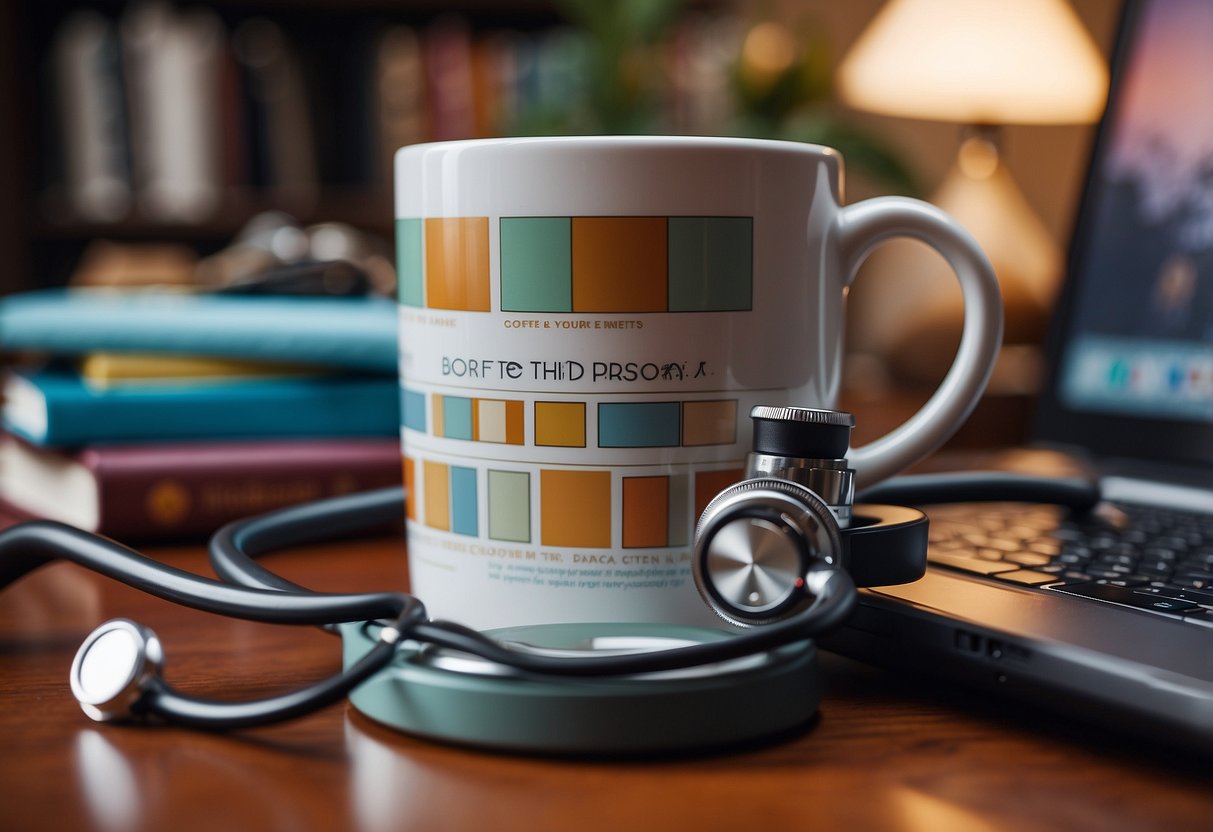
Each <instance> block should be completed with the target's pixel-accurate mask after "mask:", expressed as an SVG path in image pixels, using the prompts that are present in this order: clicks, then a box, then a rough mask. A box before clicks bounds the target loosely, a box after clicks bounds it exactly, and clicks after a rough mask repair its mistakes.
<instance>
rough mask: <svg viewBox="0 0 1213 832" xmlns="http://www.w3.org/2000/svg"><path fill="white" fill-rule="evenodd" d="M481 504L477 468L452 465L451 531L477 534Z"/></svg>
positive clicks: (473, 535)
mask: <svg viewBox="0 0 1213 832" xmlns="http://www.w3.org/2000/svg"><path fill="white" fill-rule="evenodd" d="M478 515H479V505H478V502H477V499H476V469H475V468H463V467H461V466H458V465H452V466H451V531H453V532H454V533H455V534H466V535H470V536H472V537H475V536H476V535H477V529H478V528H479V523H478V521H477V517H478Z"/></svg>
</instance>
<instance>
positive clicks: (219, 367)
mask: <svg viewBox="0 0 1213 832" xmlns="http://www.w3.org/2000/svg"><path fill="white" fill-rule="evenodd" d="M324 372H325V370H324V368H322V367H313V366H308V365H306V364H294V363H289V362H283V361H253V360H244V359H240V358H212V357H207V356H196V355H159V354H152V353H141V352H136V353H122V352H95V353H92V354H90V355H86V356H84V358H83V359H82V360H81V361H80V378H81V379H82V380H83V381H84V383H85V384H86V385H88V386H89V387H92V388H93V389H95V390H103V389H105V388H108V387H121V386H126V385H132V384H133V385H140V384H178V385H179V384H183V383H186V382H187V381H188V382H189V383H191V384H217V383H224V382H231V381H237V380H241V379H268V378H296V377H300V376H316V375H320V374H323V373H324Z"/></svg>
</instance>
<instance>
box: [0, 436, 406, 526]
mask: <svg viewBox="0 0 1213 832" xmlns="http://www.w3.org/2000/svg"><path fill="white" fill-rule="evenodd" d="M401 480H402V470H401V462H400V443H399V440H398V439H340V440H327V441H317V440H294V441H287V440H275V441H257V442H198V443H164V444H151V445H147V444H139V445H108V446H106V445H101V446H89V447H86V448H83V449H80V450H77V451H73V452H64V451H57V450H51V449H47V448H39V447H35V446H32V445H29V444H27V443H25V442H22V441H21V440H19V439H17V438H14V437H12V436H4V435H0V517H3V516H6V515H7V516H13V517H17V518H21V519H31V518H44V519H49V520H58V521H60V522H63V523H68V524H70V525H73V526H76V527H78V528H81V529H84V530H85V531H90V532H96V533H99V534H104V535H107V536H109V537H113V538H115V539H118V540H124V541H136V540H138V541H148V540H184V539H189V538H200V537H205V536H207V535H209V534H211V533H213V532H214V531H215V530H217V529H218V528H219V527H220V526H222V525H224V524H225V523H228V522H231V521H232V520H237V519H239V518H241V517H248V516H252V515H255V514H260V513H262V512H266V511H272V510H275V509H279V508H284V507H286V506H290V505H294V504H297V503H301V502H306V501H309V500H316V499H321V498H324V497H334V496H338V495H342V494H350V493H354V492H357V491H364V490H368V489H373V488H385V487H388V486H394V485H400V483H401ZM402 512H403V509H402Z"/></svg>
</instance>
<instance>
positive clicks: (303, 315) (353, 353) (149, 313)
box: [0, 289, 397, 373]
mask: <svg viewBox="0 0 1213 832" xmlns="http://www.w3.org/2000/svg"><path fill="white" fill-rule="evenodd" d="M396 316H397V311H396V303H395V302H394V301H393V300H390V299H388V298H382V297H356V298H341V297H287V296H263V295H257V296H237V295H207V294H188V293H182V292H129V291H128V292H115V291H102V290H95V289H94V290H89V289H47V290H42V291H37V292H27V293H24V294H18V295H12V296H10V297H7V298H3V299H0V349H9V350H15V349H21V350H39V351H43V352H48V353H52V354H65V355H80V354H84V353H91V352H141V353H176V354H192V355H206V356H224V357H228V358H251V359H259V360H269V361H293V362H298V363H301V364H316V365H321V366H330V367H345V368H349V369H356V370H367V371H376V372H385V373H395V372H396V353H397V347H396Z"/></svg>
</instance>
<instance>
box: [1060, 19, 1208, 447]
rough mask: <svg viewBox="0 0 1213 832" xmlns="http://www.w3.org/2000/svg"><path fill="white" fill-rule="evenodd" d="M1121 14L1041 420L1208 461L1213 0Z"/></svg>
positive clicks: (1070, 437)
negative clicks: (1120, 27) (1119, 29)
mask: <svg viewBox="0 0 1213 832" xmlns="http://www.w3.org/2000/svg"><path fill="white" fill-rule="evenodd" d="M1125 15H1126V17H1125V21H1124V25H1123V26H1122V32H1121V38H1120V42H1119V44H1118V47H1117V54H1116V56H1115V59H1114V66H1113V75H1112V79H1113V80H1112V87H1111V90H1110V93H1109V98H1108V106H1107V112H1106V113H1105V116H1104V121H1103V124H1102V125H1101V129H1100V132H1099V137H1098V139H1097V141H1096V146H1095V152H1094V154H1093V158H1092V163H1091V168H1090V172H1089V175H1088V182H1087V187H1086V190H1085V193H1084V196H1083V200H1082V203H1081V207H1080V214H1079V218H1078V223H1077V226H1076V233H1075V237H1074V240H1073V244H1072V249H1071V257H1070V269H1069V274H1068V279H1067V285H1066V290H1065V292H1064V293H1063V298H1062V302H1061V304H1060V308H1059V320H1058V321H1057V326H1056V327H1055V330H1054V342H1053V344H1052V349H1051V353H1052V359H1053V360H1052V361H1051V365H1052V370H1053V377H1052V379H1051V380H1050V384H1049V389H1048V390H1047V391H1046V395H1045V401H1044V402H1043V403H1042V405H1043V406H1042V414H1041V415H1042V419H1041V423H1040V426H1039V431H1038V432H1039V433H1040V434H1041V435H1042V438H1046V439H1054V440H1060V441H1066V442H1071V443H1074V442H1077V443H1078V444H1084V445H1087V446H1090V447H1091V448H1092V450H1095V451H1098V452H1101V453H1112V454H1121V455H1128V456H1146V457H1150V458H1156V459H1169V460H1177V461H1205V462H1213V3H1210V2H1209V0H1143V2H1139V3H1130V4H1129V8H1127V9H1126V12H1125Z"/></svg>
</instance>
